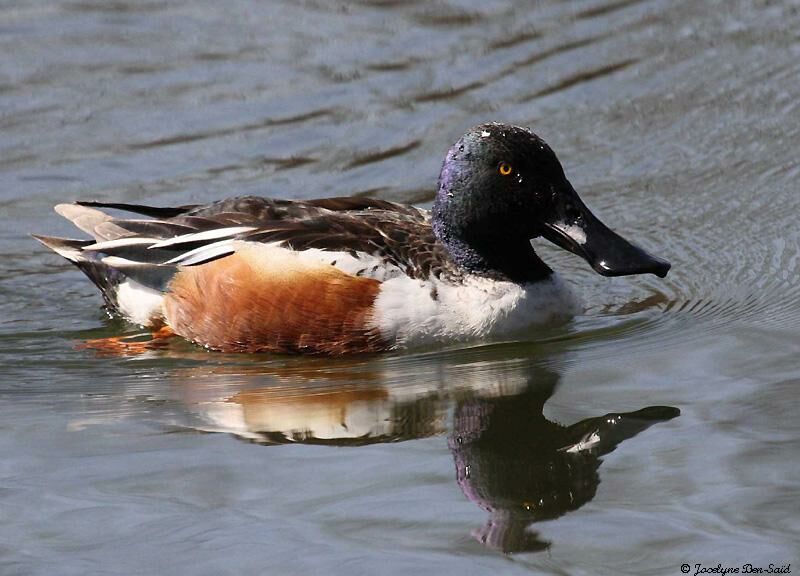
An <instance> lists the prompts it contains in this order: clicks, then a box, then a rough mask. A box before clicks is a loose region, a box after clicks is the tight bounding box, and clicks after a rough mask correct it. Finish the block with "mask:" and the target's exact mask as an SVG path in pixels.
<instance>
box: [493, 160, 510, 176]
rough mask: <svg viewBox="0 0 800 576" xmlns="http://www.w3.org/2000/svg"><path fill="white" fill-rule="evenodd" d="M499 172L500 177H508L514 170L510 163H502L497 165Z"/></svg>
mask: <svg viewBox="0 0 800 576" xmlns="http://www.w3.org/2000/svg"><path fill="white" fill-rule="evenodd" d="M497 171H498V172H499V173H500V176H508V175H509V174H511V173H512V172H513V171H514V168H513V167H512V166H511V164H509V163H508V162H500V164H498V165H497Z"/></svg>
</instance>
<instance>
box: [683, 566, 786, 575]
mask: <svg viewBox="0 0 800 576" xmlns="http://www.w3.org/2000/svg"><path fill="white" fill-rule="evenodd" d="M791 573H792V565H791V564H772V563H770V564H768V565H766V566H757V565H755V564H742V565H740V566H725V565H723V564H721V563H720V564H717V565H716V566H714V565H706V564H700V563H697V564H681V574H691V575H692V576H700V575H701V574H791Z"/></svg>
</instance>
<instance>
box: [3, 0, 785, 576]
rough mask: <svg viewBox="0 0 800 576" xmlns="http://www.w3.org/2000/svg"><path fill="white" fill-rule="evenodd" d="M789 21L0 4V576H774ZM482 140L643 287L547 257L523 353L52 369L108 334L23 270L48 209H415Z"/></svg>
mask: <svg viewBox="0 0 800 576" xmlns="http://www.w3.org/2000/svg"><path fill="white" fill-rule="evenodd" d="M799 12H800V6H798V4H796V3H792V2H744V1H741V2H739V1H725V2H723V1H722V0H719V1H716V2H714V1H704V2H690V1H686V2H666V1H659V0H652V1H639V0H633V1H631V0H625V1H622V2H619V1H612V2H610V1H599V2H598V1H592V2H576V3H572V2H569V3H567V2H550V1H542V2H537V3H535V4H531V3H526V2H519V3H516V4H515V3H511V2H499V1H498V2H473V1H468V0H467V1H462V2H457V1H454V0H453V1H442V2H437V3H425V2H393V1H380V0H364V1H361V2H355V3H353V2H348V3H332V2H313V1H308V2H271V3H259V4H254V3H251V2H245V1H241V2H239V1H230V2H225V3H212V2H207V3H200V2H192V3H183V2H179V1H164V2H124V1H120V2H113V3H109V2H91V1H89V2H87V1H82V2H79V1H72V2H67V1H62V2H50V3H44V2H22V1H20V2H13V1H12V2H6V3H4V4H3V7H2V8H0V48H2V49H1V50H0V214H2V222H3V226H2V227H1V228H0V245H2V249H3V256H2V262H3V265H2V267H0V370H1V371H2V372H0V373H1V374H2V376H0V398H2V402H1V403H0V503H1V504H0V509H1V510H2V514H0V573H2V574H42V575H52V574H58V575H61V574H64V575H70V574H81V575H83V574H104V575H105V574H132V573H143V574H163V573H172V574H193V575H195V574H209V575H211V574H213V575H218V574H242V573H267V574H406V573H410V572H416V573H460V574H486V573H501V574H526V573H541V574H679V573H680V566H681V564H683V563H688V564H690V565H692V573H694V570H695V568H694V565H695V564H697V563H700V564H702V565H703V566H706V567H715V566H716V565H717V564H721V565H722V566H724V567H739V568H740V569H741V567H742V565H744V564H746V563H751V564H753V565H754V566H755V567H768V565H769V563H773V564H775V565H776V566H779V567H780V566H784V565H786V564H788V563H792V566H791V570H792V571H796V570H797V569H798V567H800V553H798V550H800V493H799V491H798V480H797V479H798V471H799V470H798V462H799V461H800V448H798V446H799V444H798V436H799V435H800V424H798V419H797V408H798V401H797V397H798V396H797V387H798V386H799V385H800V367H799V366H798V362H797V358H798V357H800V298H799V296H800V282H798V258H799V256H800V237H798V236H799V235H800V233H798V227H797V214H798V210H800V194H799V193H798V192H799V190H798V188H799V186H798V178H799V177H800V161H798V158H797V151H798V149H800V123H798V121H797V118H799V117H800V115H798V102H800V84H798V82H797V77H798V74H800V58H798V56H800V35H798V32H797V31H798V30H800V13H799ZM488 120H499V121H507V122H513V123H518V124H524V125H530V126H532V127H533V128H534V129H535V130H536V131H537V132H538V133H539V134H540V135H541V136H543V137H544V138H545V139H546V140H547V141H548V142H549V143H550V144H551V146H552V147H553V148H554V149H555V150H556V152H557V153H558V154H559V156H560V158H561V159H562V162H563V163H564V165H565V168H566V171H567V174H568V176H569V178H570V180H571V181H572V183H573V184H574V186H575V188H576V189H577V190H578V191H579V193H581V195H582V196H583V198H584V200H585V201H586V202H587V204H589V206H590V207H592V209H593V210H594V211H595V212H596V213H597V214H599V215H600V216H601V217H602V218H603V219H604V220H605V221H606V222H607V223H608V224H609V225H611V226H612V227H614V228H616V229H618V230H619V231H621V232H624V234H625V235H626V236H628V237H630V238H632V239H635V241H637V242H638V243H640V244H642V245H644V246H645V247H646V248H647V249H649V250H652V251H653V252H655V253H657V254H659V255H663V256H665V257H667V258H668V259H669V260H671V261H672V264H673V270H672V272H671V273H670V275H669V277H668V278H667V279H666V280H659V279H656V278H618V279H607V278H601V277H599V276H597V275H595V274H594V273H593V272H592V271H591V270H589V269H588V267H587V266H586V265H585V263H584V262H583V261H581V260H579V259H577V258H575V257H572V256H571V255H568V254H565V253H562V252H559V251H557V250H554V249H550V248H549V247H547V246H544V245H541V251H542V253H543V255H544V257H545V259H546V260H547V261H548V262H550V263H551V264H552V265H553V267H555V268H556V269H558V270H559V272H560V273H561V274H562V275H563V276H564V277H565V278H566V279H567V281H568V282H570V283H571V284H572V285H574V286H575V288H576V289H577V290H579V291H580V292H581V293H582V294H583V297H584V299H585V301H586V303H587V310H586V312H585V314H583V315H581V316H579V317H577V318H576V319H575V320H574V322H572V323H571V324H569V325H568V326H566V327H565V328H563V329H560V330H555V331H548V332H543V333H542V334H541V337H540V338H539V339H538V340H537V341H536V342H528V343H510V344H505V345H493V346H484V347H480V346H478V347H473V348H462V349H454V350H446V351H439V352H434V351H429V352H424V351H423V352H421V353H416V354H396V355H387V356H380V357H359V358H345V359H307V358H285V357H269V356H246V357H245V356H226V355H220V354H212V353H207V352H203V351H201V350H198V349H196V348H193V347H192V346H190V345H188V344H175V345H172V346H170V347H169V348H168V349H166V350H161V351H157V352H154V353H151V354H149V355H146V356H143V357H130V358H124V357H122V358H120V357H103V356H96V355H93V354H92V353H90V352H87V351H80V350H75V349H74V346H75V344H76V343H78V342H80V341H81V340H83V339H86V338H94V337H104V336H111V335H115V334H119V333H120V332H125V331H132V330H135V329H134V328H132V327H130V326H125V325H124V324H121V323H118V322H114V321H110V320H108V319H106V318H105V316H104V314H103V313H102V311H101V310H100V309H99V304H100V299H99V297H98V295H97V294H96V293H95V290H94V288H93V287H92V286H91V285H90V283H88V282H86V281H85V279H84V278H83V277H82V275H81V274H80V273H79V272H78V271H77V270H75V269H73V268H72V267H70V266H69V265H68V264H67V263H65V262H63V261H61V260H60V259H59V258H58V257H56V256H54V255H52V254H50V253H48V252H47V251H46V250H44V249H43V248H41V247H39V246H38V245H37V244H36V243H35V242H33V241H32V240H31V239H30V238H29V237H27V234H28V233H30V232H40V233H46V234H53V235H71V234H72V233H73V232H72V230H71V229H70V225H69V223H67V222H65V221H62V220H61V219H60V218H58V217H57V216H56V215H55V214H53V212H52V211H51V206H52V204H54V203H56V202H59V201H69V200H72V199H76V198H93V199H100V200H113V201H128V202H147V203H153V204H164V205H171V204H184V203H195V202H203V201H210V200H212V199H216V198H220V197H223V196H228V195H233V194H251V193H255V194H267V195H276V196H281V197H292V198H308V197H315V196H325V195H343V194H368V195H372V196H376V197H381V198H389V199H392V200H399V201H406V202H415V203H420V204H425V203H426V202H429V201H430V200H431V199H432V195H433V190H434V185H435V179H436V176H437V174H438V169H439V166H440V163H441V159H442V156H443V153H444V151H445V150H446V149H447V147H448V146H449V145H450V143H451V142H452V141H454V140H455V139H456V138H457V137H458V136H459V135H460V134H461V133H462V132H463V131H464V130H465V129H466V128H468V127H469V126H471V125H474V124H477V123H480V122H484V121H488ZM539 244H541V243H539ZM539 244H537V245H539ZM678 411H680V415H677V414H678ZM606 415H608V416H607V417H604V416H606ZM608 420H612V421H613V422H617V424H612V423H609V422H608ZM576 445H579V446H582V447H587V446H588V448H587V449H586V450H583V451H578V452H576V450H575V447H576ZM571 447H572V448H573V449H572V451H570V448H571Z"/></svg>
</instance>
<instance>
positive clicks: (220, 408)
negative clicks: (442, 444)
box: [184, 359, 679, 553]
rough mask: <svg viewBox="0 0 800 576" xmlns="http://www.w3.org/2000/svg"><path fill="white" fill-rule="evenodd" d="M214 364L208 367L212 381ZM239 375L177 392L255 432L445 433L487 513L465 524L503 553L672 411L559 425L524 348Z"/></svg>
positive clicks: (524, 541)
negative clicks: (384, 366) (388, 366)
mask: <svg viewBox="0 0 800 576" xmlns="http://www.w3.org/2000/svg"><path fill="white" fill-rule="evenodd" d="M261 370H262V372H261V374H260V376H261V377H262V378H263V377H264V376H265V374H264V373H263V368H262V369H261ZM412 374H413V377H412V376H411V375H412ZM221 376H223V375H221V374H219V373H217V374H214V375H213V381H214V383H215V384H214V386H213V388H211V390H216V391H217V393H218V392H219V384H220V380H219V378H220V377H221ZM242 377H243V374H241V373H239V374H237V375H236V376H235V378H234V381H233V382H231V383H230V387H229V388H228V389H229V390H231V391H232V393H231V394H229V395H225V397H224V398H222V399H217V400H211V399H209V398H207V397H205V396H207V395H208V393H209V392H208V390H206V391H205V392H202V387H200V388H198V387H197V381H196V379H190V380H188V381H192V382H194V384H193V385H192V388H191V389H190V390H192V391H191V392H190V393H189V395H188V396H187V397H185V398H184V400H188V401H189V403H190V404H192V405H193V406H194V408H195V410H194V412H195V415H196V417H198V418H199V419H200V420H199V421H197V422H196V425H195V427H197V428H202V429H204V430H209V431H224V432H230V433H234V434H236V435H237V436H239V437H241V438H243V439H248V440H250V441H253V442H258V443H262V444H283V443H307V444H328V445H337V446H342V445H349V446H354V445H364V444H372V443H377V442H396V441H401V440H408V439H413V438H422V437H426V436H432V435H437V434H441V435H444V434H447V435H448V446H449V448H450V451H451V453H452V455H453V458H454V461H455V469H456V480H457V482H458V484H459V486H460V487H461V490H462V491H463V493H464V495H465V496H466V497H467V498H468V499H469V500H471V501H472V502H474V503H475V504H477V505H478V506H480V507H481V508H482V509H484V510H486V511H487V512H488V513H489V519H488V521H487V523H486V524H485V525H484V526H483V527H482V528H480V529H478V530H476V531H474V532H473V535H474V536H475V537H476V539H478V540H479V541H480V542H481V543H483V544H484V545H486V546H488V547H491V548H494V549H497V550H501V551H503V552H506V553H510V552H522V551H536V550H543V549H546V548H548V547H549V543H548V542H546V541H543V540H541V539H539V537H538V535H537V534H536V533H535V532H533V531H531V530H530V526H531V524H533V523H535V522H538V521H542V520H549V519H553V518H557V517H559V516H561V515H563V514H565V513H567V512H569V511H572V510H577V509H578V508H580V507H581V506H583V505H584V504H586V503H587V502H589V501H590V500H591V499H592V498H593V497H594V495H595V493H596V491H597V486H598V484H599V483H600V477H599V474H598V468H599V467H600V465H601V463H602V456H604V455H605V454H608V453H609V452H611V451H612V450H614V449H615V448H616V446H617V445H618V444H619V443H620V442H622V441H623V440H626V439H628V438H632V437H633V436H635V435H636V434H638V433H639V432H641V431H643V430H645V429H646V428H648V427H649V426H651V425H653V424H655V423H657V422H663V421H666V420H670V419H672V418H674V417H676V416H677V415H678V414H679V411H678V410H677V409H676V408H671V407H667V406H651V407H648V408H643V409H641V410H638V411H635V412H627V413H611V414H606V415H604V416H598V417H594V418H587V419H585V420H582V421H580V422H578V423H576V424H572V425H571V426H564V425H561V424H559V423H556V422H553V421H551V420H549V419H547V418H546V417H545V416H544V414H543V410H544V405H545V403H546V402H547V400H548V399H549V398H550V397H551V396H552V395H553V393H554V392H555V390H556V387H557V385H558V381H559V374H558V373H557V372H555V371H554V370H553V369H550V368H545V367H543V366H541V365H540V364H538V363H536V362H533V361H529V360H522V361H518V362H508V360H507V359H505V360H502V361H477V362H475V361H473V362H468V363H459V362H452V361H450V362H443V363H442V364H441V365H439V366H437V367H435V368H434V369H432V370H431V369H429V370H428V371H427V372H424V373H423V374H419V373H414V370H407V369H400V370H397V369H395V370H383V371H374V370H373V371H371V372H367V371H363V370H352V369H350V368H348V367H346V366H345V367H342V366H338V367H337V368H336V369H333V370H327V371H326V370H324V369H323V370H320V369H318V368H316V369H314V370H310V371H308V372H307V373H303V372H302V371H294V372H281V373H278V372H276V373H275V374H272V375H269V378H270V379H271V380H272V382H271V383H270V385H269V386H263V385H261V386H258V387H254V388H243V387H242V385H241V384H242V381H243V380H242ZM245 380H246V379H245ZM185 381H186V380H185ZM261 383H262V384H263V380H261ZM198 390H200V392H198Z"/></svg>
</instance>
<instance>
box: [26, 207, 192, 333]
mask: <svg viewBox="0 0 800 576" xmlns="http://www.w3.org/2000/svg"><path fill="white" fill-rule="evenodd" d="M55 209H56V212H58V213H59V214H61V215H62V216H64V217H65V218H67V219H68V220H70V221H72V223H73V224H75V226H77V227H78V228H80V229H81V230H83V231H84V232H86V233H88V234H90V235H91V236H92V237H93V238H94V240H75V239H71V238H55V237H52V236H42V235H38V234H34V235H33V237H34V238H35V239H36V240H38V241H39V242H41V243H42V244H44V245H45V246H47V247H48V248H50V249H51V250H52V251H53V252H55V253H56V254H59V255H61V256H63V257H64V258H66V259H67V260H69V261H70V262H72V263H73V264H74V265H75V266H77V267H78V268H79V269H80V270H81V271H82V272H83V273H84V274H86V276H88V277H89V279H90V280H91V281H92V282H94V284H95V285H96V286H97V287H98V288H99V289H100V292H101V293H102V295H103V299H104V300H105V303H106V306H107V308H108V309H109V311H110V312H112V313H115V314H119V315H121V316H123V317H125V318H126V319H128V320H131V321H133V322H135V323H136V324H141V325H143V326H154V325H159V323H160V321H161V316H162V312H161V299H162V296H163V292H164V291H165V290H166V287H167V285H168V284H169V281H170V280H171V279H172V277H173V276H174V274H175V273H176V272H177V267H176V266H174V265H166V264H163V263H161V262H158V259H159V258H163V254H158V253H157V252H153V251H151V252H150V253H148V252H147V250H146V249H147V247H148V246H150V245H152V244H153V243H155V242H157V241H158V240H157V239H150V240H149V241H147V242H145V241H144V239H143V238H140V237H135V236H133V235H131V233H130V232H129V231H126V230H124V229H122V228H120V227H119V226H118V225H116V224H115V223H114V221H113V218H112V217H111V216H109V215H107V214H105V213H103V212H100V211H99V210H95V209H93V208H88V207H84V206H79V205H76V204H59V205H58V206H56V208H55Z"/></svg>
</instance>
